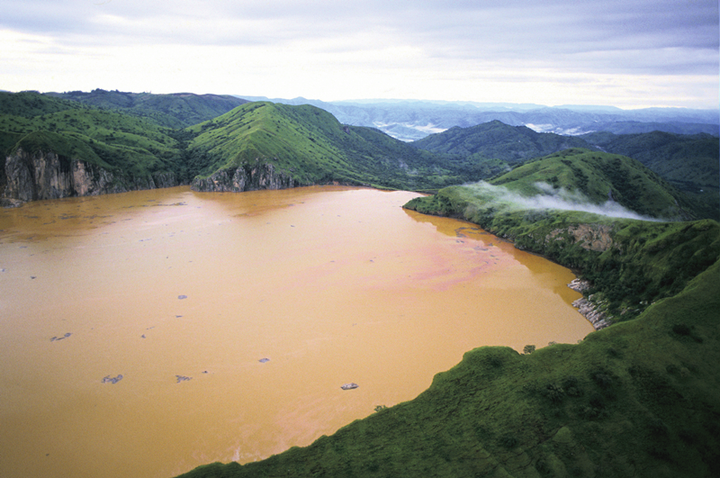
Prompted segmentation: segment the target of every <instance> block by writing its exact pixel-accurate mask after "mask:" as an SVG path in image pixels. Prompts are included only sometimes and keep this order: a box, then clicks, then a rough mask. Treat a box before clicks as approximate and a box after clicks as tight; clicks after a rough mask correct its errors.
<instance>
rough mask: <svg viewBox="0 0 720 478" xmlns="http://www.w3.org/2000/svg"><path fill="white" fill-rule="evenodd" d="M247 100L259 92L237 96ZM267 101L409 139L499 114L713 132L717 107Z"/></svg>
mask: <svg viewBox="0 0 720 478" xmlns="http://www.w3.org/2000/svg"><path fill="white" fill-rule="evenodd" d="M240 97H241V98H243V99H247V100H250V101H256V100H268V98H265V97H256V96H240ZM269 100H270V101H273V102H276V103H285V104H292V105H300V104H311V105H313V106H317V107H319V108H322V109H324V110H326V111H328V112H330V113H332V114H333V115H334V116H335V117H336V118H337V119H338V120H339V121H340V122H341V123H344V124H350V125H354V126H371V127H375V128H378V129H380V130H381V131H384V132H385V133H387V134H389V135H390V136H392V137H394V138H397V139H400V140H403V141H415V140H418V139H422V138H424V137H425V136H428V135H430V134H432V133H439V132H442V131H445V130H447V129H450V128H452V127H453V126H460V127H463V128H466V127H468V126H474V125H477V124H481V123H487V122H489V121H494V120H499V121H502V122H503V123H505V124H509V125H511V126H527V127H529V128H531V129H533V130H535V131H537V132H543V133H557V134H563V135H580V134H587V133H592V132H596V131H608V132H611V133H615V134H634V133H649V132H651V131H664V132H668V133H679V134H696V133H708V134H712V135H714V136H718V135H719V134H720V133H719V130H720V126H719V125H720V120H719V112H718V110H696V109H687V108H644V109H636V110H623V109H620V108H616V107H613V106H593V105H562V106H552V107H549V106H543V105H537V104H532V103H523V104H513V103H474V102H460V101H423V100H352V101H332V102H325V101H320V100H309V99H306V98H302V97H300V98H294V99H282V98H273V99H269Z"/></svg>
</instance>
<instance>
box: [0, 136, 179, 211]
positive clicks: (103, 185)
mask: <svg viewBox="0 0 720 478" xmlns="http://www.w3.org/2000/svg"><path fill="white" fill-rule="evenodd" d="M3 173H4V174H2V175H0V180H2V181H0V205H2V206H4V207H9V206H19V205H21V204H23V203H24V202H27V201H36V200H42V199H60V198H65V197H73V196H96V195H99V194H109V193H120V192H126V191H130V190H136V189H155V188H156V187H158V185H159V187H171V186H177V184H178V182H177V179H176V177H175V175H174V174H173V173H156V174H155V176H154V177H149V176H148V177H143V178H127V177H124V176H122V175H120V176H118V175H117V174H116V173H113V172H112V171H108V170H106V169H104V168H101V167H100V166H96V165H94V164H90V163H86V162H84V161H78V160H72V159H68V158H66V157H63V156H59V155H57V154H56V153H54V152H48V153H45V152H42V151H38V152H36V153H32V154H31V153H28V152H26V151H23V150H22V149H18V150H17V151H16V152H15V153H14V154H11V155H10V156H7V157H6V158H5V164H4V168H3Z"/></svg>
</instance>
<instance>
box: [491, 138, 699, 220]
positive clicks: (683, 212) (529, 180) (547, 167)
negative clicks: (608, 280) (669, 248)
mask: <svg viewBox="0 0 720 478" xmlns="http://www.w3.org/2000/svg"><path fill="white" fill-rule="evenodd" d="M488 182H489V183H490V184H493V185H497V186H499V185H503V186H505V187H506V188H508V189H509V190H510V191H513V192H517V193H520V194H522V195H524V196H531V195H536V194H538V193H541V192H545V193H547V192H548V191H547V186H550V187H551V188H553V189H555V190H563V191H566V192H570V193H577V194H576V197H575V198H574V199H575V201H581V200H586V201H589V202H590V203H593V204H597V205H602V204H604V203H606V202H608V201H611V202H614V203H617V204H619V205H621V206H623V207H625V208H627V209H630V210H632V211H634V212H636V213H638V214H640V215H642V216H646V217H650V218H656V219H671V220H681V219H692V218H693V214H692V208H693V204H692V202H691V201H689V200H688V199H687V198H686V197H685V195H684V194H682V193H681V192H680V191H678V190H677V189H676V188H674V187H673V186H671V185H670V184H669V183H667V182H666V181H665V180H663V179H662V178H661V177H660V176H659V175H658V174H656V173H654V172H653V171H651V170H650V169H648V168H646V167H645V166H643V165H642V164H641V163H640V162H639V161H636V160H634V159H631V158H628V157H624V156H620V155H618V154H609V153H601V152H597V151H589V150H585V149H567V150H564V151H561V152H558V153H555V154H551V155H549V156H546V157H544V158H538V159H535V160H533V161H528V162H526V163H524V164H522V165H520V166H518V167H516V168H515V169H513V170H512V171H510V172H508V173H506V174H503V175H501V176H499V177H495V178H493V179H490V180H489V181H488ZM543 186H545V187H546V188H545V189H542V187H543ZM568 196H571V195H568Z"/></svg>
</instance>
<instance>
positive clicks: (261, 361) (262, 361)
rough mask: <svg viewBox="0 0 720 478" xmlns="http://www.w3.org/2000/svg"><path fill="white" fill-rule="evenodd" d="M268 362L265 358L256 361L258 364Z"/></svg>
mask: <svg viewBox="0 0 720 478" xmlns="http://www.w3.org/2000/svg"><path fill="white" fill-rule="evenodd" d="M269 361H270V359H269V358H267V357H263V358H261V359H260V360H258V362H260V363H265V362H269Z"/></svg>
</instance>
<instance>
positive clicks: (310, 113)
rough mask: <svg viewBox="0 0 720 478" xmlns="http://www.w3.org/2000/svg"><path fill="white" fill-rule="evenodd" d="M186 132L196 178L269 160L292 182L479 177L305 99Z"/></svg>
mask: <svg viewBox="0 0 720 478" xmlns="http://www.w3.org/2000/svg"><path fill="white" fill-rule="evenodd" d="M187 131H188V132H190V133H191V134H193V135H196V136H195V137H194V139H192V141H190V143H189V147H188V151H189V160H188V164H189V165H190V167H191V168H196V169H197V170H198V172H199V176H200V178H199V180H196V182H195V184H196V185H198V184H200V183H201V181H200V180H202V179H206V178H208V177H210V176H211V175H218V174H219V173H220V172H232V171H233V170H237V169H238V168H245V169H247V170H250V169H252V168H255V167H257V166H258V165H259V164H260V165H262V164H268V163H270V164H272V165H273V166H274V168H275V169H276V170H277V171H279V173H278V174H283V175H285V176H287V177H291V178H292V180H293V181H294V184H296V185H307V184H327V183H331V182H339V183H343V184H362V185H371V186H377V187H390V188H399V189H432V188H435V189H436V188H439V187H443V186H445V185H449V184H454V183H459V182H463V181H464V180H467V179H469V178H476V179H479V178H480V177H482V176H483V171H484V170H483V167H481V166H476V165H474V164H473V163H472V162H471V161H463V160H460V159H453V158H449V157H445V156H442V155H438V154H433V153H430V152H427V151H421V150H418V149H416V148H413V147H412V146H410V145H408V144H406V143H403V142H401V141H398V140H395V139H393V138H391V137H390V136H388V135H386V134H384V133H382V132H380V131H378V130H375V129H372V128H365V127H356V126H346V125H342V124H340V123H339V122H338V121H337V120H336V119H335V117H333V116H332V115H331V114H329V113H327V112H326V111H324V110H321V109H319V108H316V107H314V106H310V105H302V106H290V105H283V104H274V103H269V102H256V103H248V104H245V105H242V106H240V107H238V108H236V109H234V110H232V111H230V112H229V113H226V114H224V115H222V116H219V117H217V118H215V119H213V120H211V121H207V122H205V123H201V124H198V125H195V126H192V127H190V128H188V129H187ZM228 174H229V173H228ZM216 177H217V176H216ZM224 177H225V176H224ZM198 187H200V188H202V186H198Z"/></svg>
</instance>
